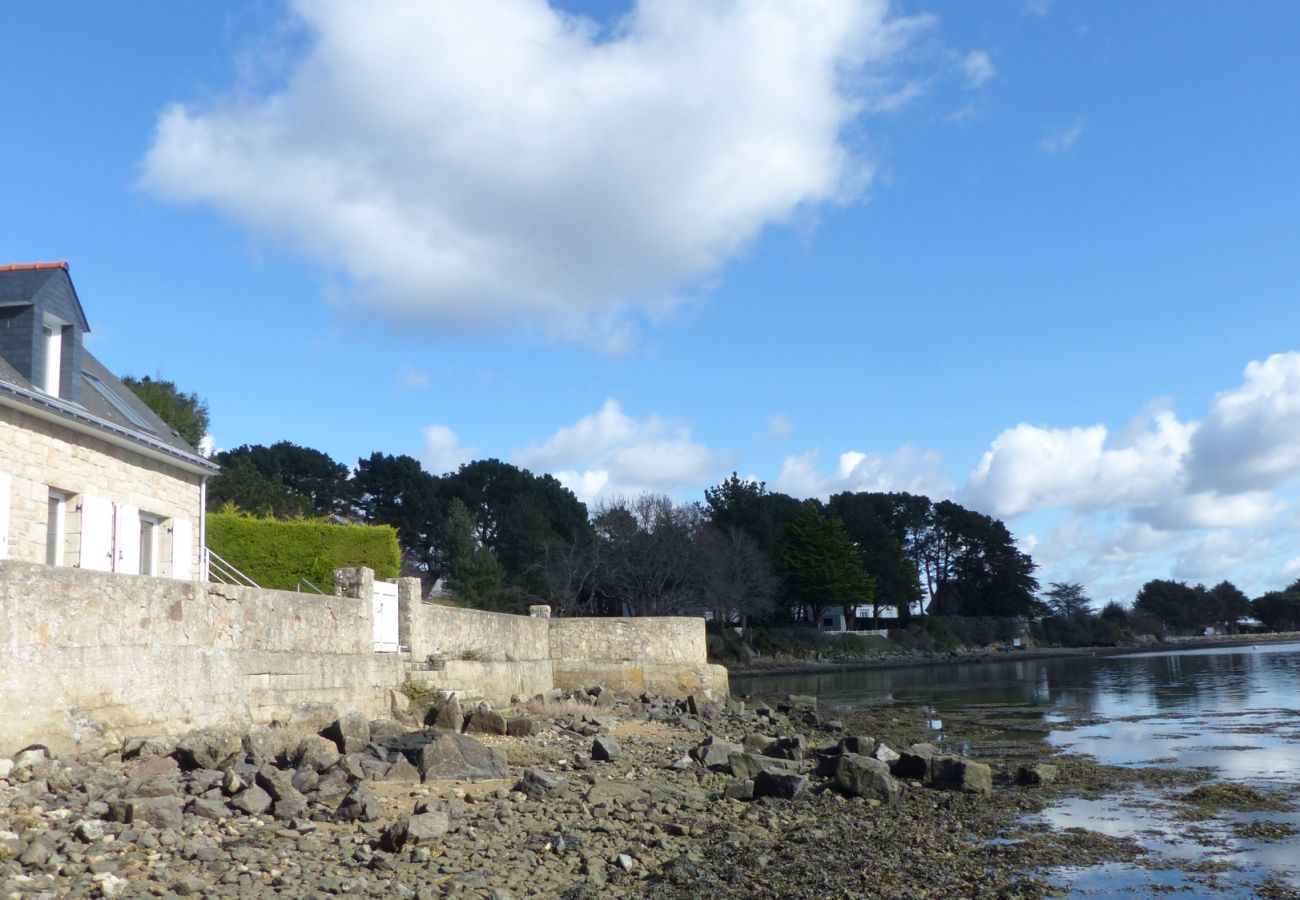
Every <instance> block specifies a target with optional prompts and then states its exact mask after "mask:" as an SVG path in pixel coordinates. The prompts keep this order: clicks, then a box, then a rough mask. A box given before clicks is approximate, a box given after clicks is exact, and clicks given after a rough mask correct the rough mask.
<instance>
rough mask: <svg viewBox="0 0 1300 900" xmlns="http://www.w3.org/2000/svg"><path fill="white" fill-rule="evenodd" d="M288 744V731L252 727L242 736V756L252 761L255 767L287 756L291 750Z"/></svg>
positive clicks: (261, 726)
mask: <svg viewBox="0 0 1300 900" xmlns="http://www.w3.org/2000/svg"><path fill="white" fill-rule="evenodd" d="M289 742H290V732H289V731H288V729H285V728H268V727H267V726H265V725H254V726H253V727H252V728H250V729H248V732H247V733H246V734H245V735H244V736H243V740H242V743H243V745H244V756H245V758H247V759H249V760H252V762H253V765H255V766H261V765H263V764H265V763H269V762H274V761H275V760H276V759H278V758H279V757H281V756H287V755H288V751H289V750H291V749H292V746H289Z"/></svg>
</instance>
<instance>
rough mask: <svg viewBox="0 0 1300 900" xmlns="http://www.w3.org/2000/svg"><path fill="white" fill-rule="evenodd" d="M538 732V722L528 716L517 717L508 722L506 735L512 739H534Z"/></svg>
mask: <svg viewBox="0 0 1300 900" xmlns="http://www.w3.org/2000/svg"><path fill="white" fill-rule="evenodd" d="M537 732H538V728H537V722H535V721H534V720H532V719H530V718H528V717H527V716H515V717H514V718H513V719H508V720H506V734H508V735H510V736H511V737H532V736H533V735H535V734H537Z"/></svg>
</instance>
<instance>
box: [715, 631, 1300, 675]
mask: <svg viewBox="0 0 1300 900" xmlns="http://www.w3.org/2000/svg"><path fill="white" fill-rule="evenodd" d="M1297 640H1300V632H1294V631H1292V632H1282V633H1279V634H1268V635H1223V636H1213V637H1191V638H1181V639H1179V638H1175V639H1172V640H1168V641H1157V642H1148V643H1141V644H1125V645H1122V646H1115V647H1030V648H1025V649H1019V650H988V649H979V650H968V651H956V650H953V651H944V652H942V653H927V654H923V655H922V654H917V655H915V656H890V657H880V658H876V659H868V658H863V659H852V660H806V659H803V660H786V661H782V660H773V661H772V663H771V664H770V665H762V666H754V665H748V666H727V672H728V673H729V675H731V676H732V677H739V678H755V677H761V676H764V675H822V674H832V673H837V672H858V671H873V670H877V669H910V668H928V667H932V666H943V665H960V664H971V665H975V664H980V663H990V662H1029V661H1035V660H1045V659H1065V658H1070V657H1083V656H1126V655H1132V654H1138V653H1169V652H1178V651H1183V650H1205V649H1211V648H1219V647H1223V648H1232V647H1250V646H1255V645H1259V644H1289V643H1294V642H1296V641H1297ZM710 662H716V660H710ZM719 665H726V664H725V663H719Z"/></svg>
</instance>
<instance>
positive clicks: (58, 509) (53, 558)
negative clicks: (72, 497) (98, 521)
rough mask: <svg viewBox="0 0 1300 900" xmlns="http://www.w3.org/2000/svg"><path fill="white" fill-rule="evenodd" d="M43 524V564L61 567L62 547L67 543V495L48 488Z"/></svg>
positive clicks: (64, 492)
mask: <svg viewBox="0 0 1300 900" xmlns="http://www.w3.org/2000/svg"><path fill="white" fill-rule="evenodd" d="M47 509H48V512H47V514H46V516H47V518H46V522H45V562H46V564H47V565H51V566H61V565H63V559H64V555H63V554H64V547H65V545H66V544H67V542H68V494H67V492H66V491H60V490H57V489H56V488H50V495H49V505H48V507H47Z"/></svg>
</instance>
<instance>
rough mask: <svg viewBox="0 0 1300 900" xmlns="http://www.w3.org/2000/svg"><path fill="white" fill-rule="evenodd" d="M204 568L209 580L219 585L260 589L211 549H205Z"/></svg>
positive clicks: (258, 585) (254, 582)
mask: <svg viewBox="0 0 1300 900" xmlns="http://www.w3.org/2000/svg"><path fill="white" fill-rule="evenodd" d="M203 556H204V560H203V563H204V565H203V567H204V568H205V569H206V570H207V580H208V581H215V582H217V583H218V584H238V585H243V586H244V587H254V588H260V587H261V585H260V584H258V583H257V582H256V581H254V580H253V579H251V578H249V577H248V576H247V575H245V574H244V573H243V572H241V571H239V570H238V569H236V568H235V567H234V566H233V565H231V564H230V563H229V562H228V561H227V560H225V559H223V558H222V557H221V554H219V553H217V552H216V551H215V550H213V549H212V548H211V547H204V548H203Z"/></svg>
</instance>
